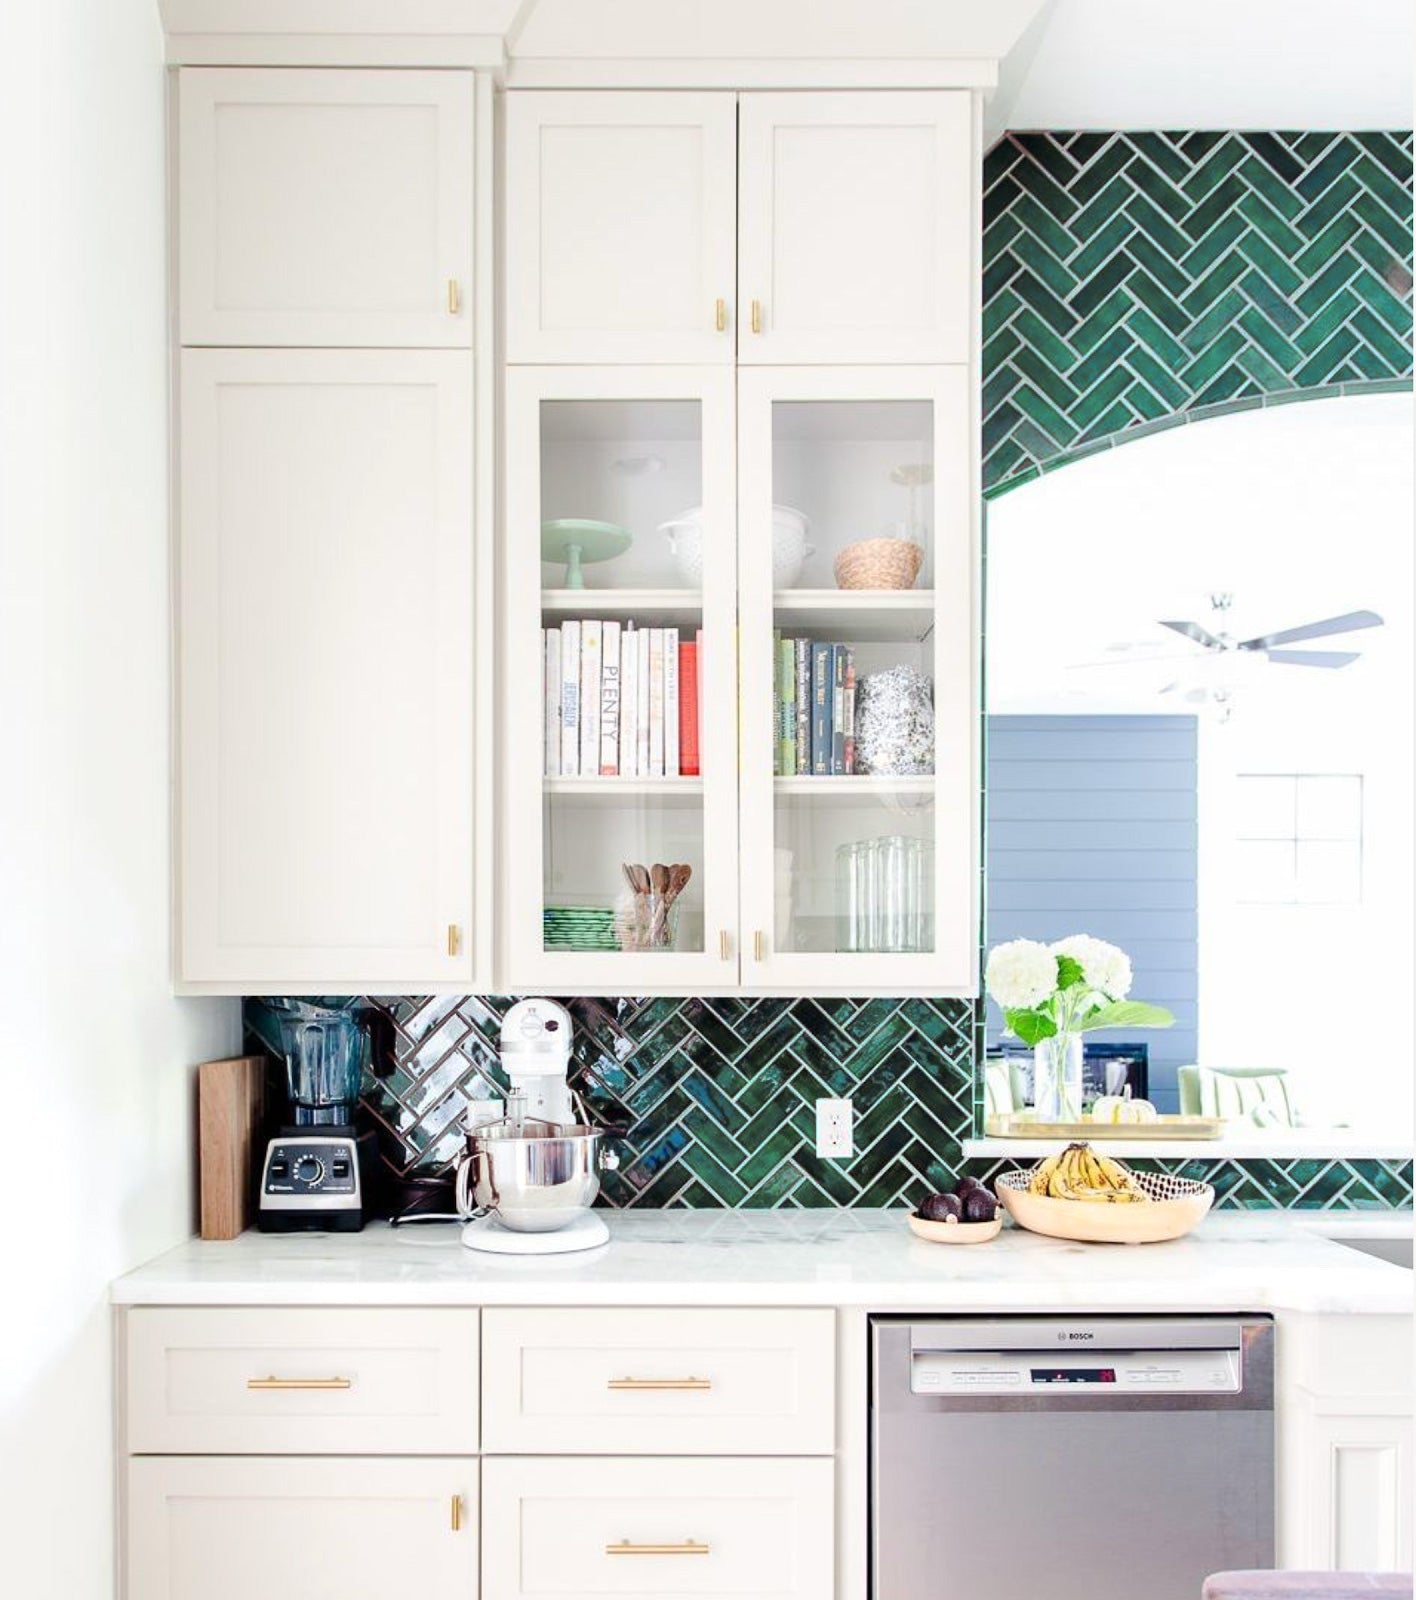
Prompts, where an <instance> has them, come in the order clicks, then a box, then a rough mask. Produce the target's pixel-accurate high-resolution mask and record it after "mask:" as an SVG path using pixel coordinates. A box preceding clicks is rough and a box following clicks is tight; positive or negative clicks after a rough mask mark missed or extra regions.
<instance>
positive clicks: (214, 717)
mask: <svg viewBox="0 0 1416 1600" xmlns="http://www.w3.org/2000/svg"><path fill="white" fill-rule="evenodd" d="M181 385H182V397H181V505H180V519H181V532H180V544H179V552H178V561H179V569H180V576H179V585H178V613H179V615H178V629H179V662H180V665H179V740H180V761H179V782H180V798H179V835H180V848H179V873H180V904H181V937H180V952H181V953H180V964H179V965H180V972H179V976H180V977H181V978H183V979H185V980H186V981H188V982H197V983H205V982H226V983H237V982H241V983H246V984H251V985H256V984H259V985H262V986H265V987H267V988H268V989H269V991H270V992H276V993H280V992H285V993H288V992H291V990H292V989H293V990H294V992H297V993H302V992H303V993H308V992H309V987H308V986H309V985H311V984H320V983H337V984H338V985H339V986H340V988H341V990H343V989H345V988H353V987H354V986H355V985H365V984H367V985H368V986H369V987H370V988H372V989H374V990H375V992H377V988H378V987H379V986H381V985H384V984H388V983H398V984H410V985H417V984H420V983H424V982H433V983H437V982H463V981H470V980H471V978H472V959H471V954H470V927H469V922H470V917H471V906H472V889H473V885H472V838H473V789H472V766H473V760H472V751H473V730H472V709H473V708H472V687H473V686H472V674H473V630H472V600H473V595H472V588H473V561H472V448H473V441H472V399H471V395H472V376H471V371H470V361H469V358H468V357H467V356H465V355H461V354H458V353H456V352H453V351H404V352H394V351H368V350H366V351H293V350H290V351H265V350H189V351H186V352H184V355H183V359H182V370H181ZM302 986H303V987H302ZM395 992H399V993H402V992H406V991H404V990H402V989H399V990H396V991H395Z"/></svg>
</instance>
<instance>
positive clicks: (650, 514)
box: [501, 365, 980, 995]
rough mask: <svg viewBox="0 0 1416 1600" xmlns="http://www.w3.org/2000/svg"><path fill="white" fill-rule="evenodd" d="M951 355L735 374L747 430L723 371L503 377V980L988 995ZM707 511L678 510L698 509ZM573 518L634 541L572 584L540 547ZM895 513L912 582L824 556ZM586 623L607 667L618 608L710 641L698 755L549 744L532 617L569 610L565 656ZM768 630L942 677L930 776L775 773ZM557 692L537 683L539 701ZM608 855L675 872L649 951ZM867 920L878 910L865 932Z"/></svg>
mask: <svg viewBox="0 0 1416 1600" xmlns="http://www.w3.org/2000/svg"><path fill="white" fill-rule="evenodd" d="M969 372H970V369H969V368H968V367H909V366H903V365H900V366H885V367H839V368H828V367H807V366H802V367H796V368H776V367H773V368H761V369H752V370H750V371H749V370H744V371H741V372H739V374H738V382H737V400H738V408H737V409H738V415H737V429H736V441H734V439H733V434H732V429H731V423H730V417H731V401H732V389H731V381H730V375H729V374H728V373H726V372H722V373H719V372H714V371H712V370H711V369H704V368H692V369H687V370H684V371H679V370H677V369H667V368H652V367H650V368H639V369H634V368H623V367H604V368H595V367H574V368H542V367H526V368H513V369H512V370H511V372H510V373H509V374H508V386H507V418H506V449H507V478H506V491H507V518H506V533H505V538H506V541H507V542H506V547H505V563H504V571H505V575H506V602H505V604H504V606H503V607H502V616H503V619H504V620H503V632H502V651H503V655H502V660H503V663H504V667H503V672H502V674H501V682H502V684H503V685H504V690H503V694H504V700H503V708H504V721H503V725H502V730H501V738H502V762H501V774H502V782H503V794H502V815H503V817H504V819H505V826H506V843H507V846H508V848H507V849H506V851H505V852H504V854H503V856H502V864H503V878H502V883H503V889H504V898H503V901H502V904H503V906H504V915H505V919H506V925H507V929H508V933H509V937H508V939H507V941H506V943H505V945H504V960H505V970H504V972H503V975H502V980H503V981H504V983H505V984H506V986H507V987H508V988H510V989H512V990H522V989H530V990H535V989H540V990H543V991H545V990H549V991H550V992H553V993H574V994H617V993H628V994H636V995H642V994H652V993H676V994H684V993H701V992H705V991H708V992H711V991H715V990H732V989H738V988H741V989H742V990H745V991H747V992H757V993H786V994H800V993H802V992H820V991H835V992H838V993H844V994H869V993H877V994H891V995H896V994H908V993H924V994H930V995H946V994H958V995H969V994H972V993H974V992H976V991H975V985H976V971H977V930H978V901H977V884H978V843H977V841H978V832H979V816H978V784H979V751H978V708H979V695H980V685H979V672H978V629H977V610H978V599H977V580H976V565H977V541H976V505H975V489H974V469H973V465H972V463H973V458H974V443H973V434H972V431H971V429H972V421H971V415H972V408H971V404H970V380H969ZM698 506H702V507H703V511H702V514H701V517H699V518H698V519H697V526H696V528H693V527H688V526H686V523H687V521H688V520H689V519H687V518H686V515H685V514H686V513H687V512H689V511H692V510H693V509H694V508H695V507H698ZM574 516H579V517H590V518H595V519H598V520H600V521H604V522H609V523H613V524H616V525H618V526H620V527H621V528H623V529H625V530H627V531H628V534H629V537H630V542H629V544H628V545H627V546H626V547H625V548H624V549H623V550H621V551H620V553H619V554H617V555H615V556H614V557H613V558H612V559H608V560H605V561H602V562H596V563H594V564H590V565H586V566H585V567H584V569H583V572H584V582H585V585H586V586H585V587H584V588H583V589H571V588H566V587H563V586H562V585H563V584H564V581H565V579H564V575H563V569H562V568H560V567H557V566H555V565H553V564H550V563H542V562H541V560H540V548H539V545H538V532H539V530H540V528H541V525H542V522H543V520H544V519H546V518H552V519H560V518H567V517H574ZM665 524H669V525H671V526H670V530H669V532H665V531H664V526H663V525H665ZM778 524H781V525H783V534H782V548H781V549H779V551H778V554H777V557H776V558H774V553H773V552H774V543H776V542H777V541H778V538H779V535H778V533H777V532H776V531H775V530H776V528H777V525H778ZM803 526H804V527H805V537H804V541H803V542H801V543H799V544H797V545H796V547H795V549H794V552H793V551H790V550H788V549H787V548H786V543H787V541H788V538H789V537H790V536H789V535H787V533H786V529H787V528H788V527H790V528H791V529H794V530H796V535H795V536H796V537H798V538H799V537H800V530H801V528H802V527H803ZM885 532H893V533H895V534H899V535H907V536H908V537H906V538H904V539H903V540H902V541H901V542H900V544H899V548H904V546H906V545H908V546H910V547H912V548H916V549H917V550H918V560H919V571H918V573H917V575H916V578H915V583H914V586H913V587H911V588H903V589H888V590H887V589H841V588H839V587H837V578H836V576H835V559H836V557H837V556H838V555H839V554H840V553H841V551H842V550H844V549H845V548H846V547H847V546H849V545H851V544H853V543H855V542H857V541H858V540H860V539H862V538H865V537H873V536H877V535H880V534H882V533H885ZM774 568H775V570H774ZM587 620H588V621H593V622H595V623H598V624H601V625H602V626H601V627H600V629H599V632H600V633H602V634H603V633H604V626H603V625H609V626H610V627H612V628H614V629H617V630H618V632H619V638H618V646H617V647H618V648H619V650H620V651H621V661H622V662H623V651H624V639H625V630H626V626H627V624H628V623H630V622H631V621H632V622H634V623H636V624H637V628H638V630H639V631H640V632H641V634H642V632H643V630H646V629H655V628H659V627H667V628H672V629H677V630H678V638H679V640H680V642H682V643H687V642H690V641H693V642H696V643H698V645H699V649H700V652H701V660H700V661H699V664H698V665H699V681H700V694H699V697H698V706H699V715H700V717H701V720H702V724H703V727H702V738H701V741H700V742H701V762H700V764H699V771H698V772H697V773H693V774H690V773H689V772H688V770H687V768H686V767H684V768H682V769H681V771H680V773H679V774H678V775H674V774H672V773H666V772H665V770H664V769H663V768H662V767H660V766H658V765H654V764H651V769H650V771H649V772H648V774H647V775H646V774H645V773H643V772H639V773H638V774H637V775H634V776H625V775H624V774H623V773H622V772H621V773H619V774H618V775H616V774H614V773H612V772H611V771H610V770H609V769H610V766H611V765H612V763H606V762H604V761H603V760H602V757H603V754H604V753H603V752H601V751H597V752H596V753H595V754H594V755H593V756H592V757H591V759H590V761H589V764H588V765H587V763H586V759H585V757H586V752H585V750H584V748H583V743H582V747H581V748H580V750H579V751H578V755H579V758H580V761H579V765H578V767H576V768H575V769H574V770H571V769H570V768H568V767H565V766H563V765H557V762H558V760H560V759H562V758H563V756H564V741H563V750H562V757H561V758H558V757H557V755H556V753H555V751H554V749H553V748H551V745H553V744H554V740H555V735H554V732H552V734H551V738H550V740H549V741H548V739H547V734H546V729H547V696H546V689H545V684H544V682H543V671H542V661H543V653H544V634H543V630H545V629H552V630H557V631H558V634H559V637H558V641H557V644H556V645H555V646H553V649H554V648H559V649H560V650H561V652H562V656H561V663H560V667H559V669H557V670H560V671H561V672H562V674H564V672H565V670H566V669H565V655H564V652H565V651H567V650H568V649H570V648H572V645H571V643H570V641H571V638H572V635H571V634H570V633H568V632H567V624H572V625H574V626H575V627H583V624H584V623H585V622H586V621H587ZM700 634H701V640H700V639H699V635H700ZM779 637H780V640H781V641H787V642H789V643H791V642H794V641H797V640H801V641H803V642H806V641H811V642H815V643H819V644H826V643H829V644H833V645H836V646H839V647H840V649H841V652H842V660H844V659H845V656H844V652H845V651H849V652H851V659H852V661H853V662H854V669H855V672H856V674H857V677H858V678H864V677H866V676H867V675H868V674H872V673H878V672H881V671H884V670H886V669H898V668H911V669H913V670H914V671H915V672H917V673H919V674H921V675H923V677H925V678H927V679H929V680H931V681H932V684H933V723H934V734H933V744H934V749H933V756H932V770H930V766H929V761H928V752H925V753H924V754H925V759H924V760H922V761H921V762H920V765H921V766H923V767H924V769H925V770H923V771H919V772H911V773H909V774H907V775H904V776H887V777H882V776H874V775H872V776H857V775H853V774H850V775H848V774H847V773H846V772H845V771H844V770H836V771H832V770H830V768H829V767H828V768H826V769H824V770H822V771H816V770H814V769H812V768H810V767H804V768H803V769H802V770H800V771H795V770H793V771H787V770H785V767H786V763H785V762H783V768H784V770H783V771H782V772H781V773H778V772H777V771H776V770H775V768H776V761H775V759H774V757H775V753H776V745H777V740H778V733H779V716H780V713H779V710H778V706H777V701H776V698H775V697H774V670H775V668H776V664H777V662H778V660H779V657H778V654H777V651H778V649H779ZM833 659H834V658H833ZM589 675H594V682H593V684H591V683H590V676H589ZM572 676H573V677H575V676H576V675H575V674H574V673H572ZM576 682H577V684H578V691H577V692H578V698H579V702H580V705H581V709H582V712H583V709H584V706H585V704H586V703H587V702H588V701H593V700H594V699H595V698H597V697H602V696H603V693H604V688H603V684H604V670H603V658H602V660H601V663H600V665H599V666H598V667H596V666H594V665H593V664H592V665H591V666H589V667H588V668H587V667H585V666H584V665H583V664H582V667H581V670H580V673H579V675H578V677H576ZM843 688H844V685H843ZM563 703H564V695H563V694H561V695H557V694H556V693H555V692H554V691H553V692H552V695H551V696H550V710H549V716H550V718H551V719H552V720H553V719H554V717H555V715H556V712H557V705H558V704H563ZM641 704H642V697H641ZM576 753H577V752H575V751H572V752H571V755H572V758H573V757H574V756H575V754H576ZM841 753H842V754H843V753H844V750H843V743H842V752H841ZM611 754H612V752H611ZM793 754H794V755H795V750H794V752H793ZM793 765H795V763H794V762H793ZM836 765H838V766H839V767H844V762H840V763H837V764H836ZM877 846H879V848H878V849H877ZM858 847H859V849H858ZM867 847H868V848H867ZM853 852H855V853H856V854H859V855H860V856H861V858H862V860H864V859H865V857H866V856H867V855H868V857H869V861H870V863H871V864H872V871H875V867H876V866H878V867H879V870H878V871H875V875H874V876H873V877H872V878H871V879H870V887H869V890H868V892H867V891H866V890H858V889H857V888H856V887H855V883H856V879H855V877H854V876H852V875H851V874H852V873H853V872H854V868H853V867H851V866H849V863H850V862H852V861H853V860H854V859H855V855H853ZM897 857H898V863H897V859H896V858H897ZM877 858H878V861H877ZM625 862H631V863H634V862H640V863H644V864H646V865H650V864H653V863H655V862H663V863H666V864H672V863H676V862H682V863H686V864H687V865H688V866H690V867H691V868H692V871H693V877H692V879H691V880H690V886H689V890H688V892H687V893H686V895H685V896H684V898H683V900H682V903H681V905H680V906H679V908H678V922H677V927H676V930H675V931H674V934H673V937H672V939H671V940H669V941H668V942H667V943H666V944H665V945H663V946H662V947H657V946H656V947H651V948H636V947H634V946H633V945H632V944H630V943H629V942H626V941H621V940H619V933H620V928H619V925H618V924H617V923H616V922H615V917H616V914H617V912H616V908H617V904H618V902H619V900H620V897H621V896H622V894H623V892H624V878H623V873H622V863H625ZM897 865H898V871H897V870H896V866H897ZM862 871H864V867H862ZM901 874H909V875H910V876H909V885H908V887H909V898H908V899H902V898H901V897H900V896H898V895H896V894H895V887H894V886H895V881H896V879H897V878H898V877H900V876H901ZM852 895H854V896H855V898H856V900H857V901H859V902H860V904H859V905H858V906H854V907H853V905H852V902H851V898H850V897H851V896H852ZM857 913H859V914H857ZM866 916H869V917H870V918H872V919H873V921H872V925H871V927H870V928H869V929H868V930H865V929H863V928H862V927H861V926H859V924H861V922H862V921H863V919H864V917H866ZM597 918H598V919H599V921H598V923H597V921H596V919H597ZM567 930H569V931H567ZM581 935H584V937H583V939H581V937H580V936H581ZM577 940H580V947H579V948H577V947H576V942H577ZM617 942H618V945H619V947H618V948H617V947H616V943H617Z"/></svg>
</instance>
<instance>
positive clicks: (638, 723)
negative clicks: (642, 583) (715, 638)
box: [541, 619, 703, 778]
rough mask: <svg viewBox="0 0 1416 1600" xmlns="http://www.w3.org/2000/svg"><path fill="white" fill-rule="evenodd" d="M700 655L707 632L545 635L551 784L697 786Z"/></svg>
mask: <svg viewBox="0 0 1416 1600" xmlns="http://www.w3.org/2000/svg"><path fill="white" fill-rule="evenodd" d="M702 650H703V630H702V629H701V628H700V629H698V630H697V631H696V632H695V633H694V634H692V635H689V634H688V633H687V630H683V629H679V628H641V627H639V626H638V624H636V623H635V622H633V621H629V622H625V623H619V622H616V621H613V620H611V621H595V620H593V619H585V620H582V621H579V622H563V623H561V625H560V627H558V628H542V630H541V660H542V666H543V674H542V691H543V692H542V705H543V707H544V724H543V732H544V736H545V769H544V770H545V773H546V776H547V777H551V778H589V777H599V778H696V777H698V776H699V775H700V773H701V770H702V768H701V766H700V763H699V754H698V730H699V728H700V726H701V725H702V699H701V693H700V685H701V682H702V676H703V674H702V660H701V656H702Z"/></svg>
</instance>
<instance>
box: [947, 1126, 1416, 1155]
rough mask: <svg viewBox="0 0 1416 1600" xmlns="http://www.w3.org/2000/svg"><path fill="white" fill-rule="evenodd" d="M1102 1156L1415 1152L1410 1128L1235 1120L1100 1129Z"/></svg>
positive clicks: (1047, 1143) (983, 1148)
mask: <svg viewBox="0 0 1416 1600" xmlns="http://www.w3.org/2000/svg"><path fill="white" fill-rule="evenodd" d="M1063 1142H1064V1141H1063V1140H1061V1139H1000V1138H997V1137H995V1136H992V1135H990V1136H988V1137H980V1138H976V1139H965V1140H963V1141H962V1148H963V1152H964V1155H965V1156H967V1157H969V1158H971V1159H974V1160H980V1159H982V1160H996V1159H997V1158H998V1157H999V1156H1012V1157H1013V1158H1014V1159H1015V1160H1018V1161H1028V1160H1035V1159H1036V1158H1037V1157H1038V1156H1045V1155H1050V1154H1051V1153H1052V1152H1053V1151H1054V1150H1056V1149H1057V1148H1058V1147H1059V1145H1061V1144H1062V1143H1063ZM1091 1143H1092V1146H1093V1148H1094V1149H1097V1150H1100V1151H1101V1152H1102V1154H1103V1155H1109V1156H1122V1157H1125V1156H1134V1157H1135V1158H1136V1159H1137V1160H1139V1159H1140V1158H1141V1157H1142V1156H1148V1157H1152V1158H1164V1159H1168V1160H1175V1159H1177V1158H1178V1159H1180V1160H1183V1161H1222V1160H1223V1161H1227V1160H1231V1159H1239V1160H1245V1159H1249V1160H1253V1159H1258V1158H1262V1159H1270V1160H1274V1161H1291V1160H1300V1159H1304V1158H1311V1159H1321V1160H1325V1161H1346V1160H1358V1159H1381V1160H1388V1161H1409V1160H1410V1159H1411V1153H1412V1141H1411V1133H1410V1130H1409V1129H1400V1128H1398V1129H1396V1130H1394V1131H1393V1130H1390V1129H1388V1130H1387V1131H1386V1132H1385V1133H1383V1132H1381V1131H1380V1130H1376V1129H1370V1128H1366V1129H1357V1128H1255V1127H1245V1126H1244V1125H1243V1124H1242V1123H1232V1124H1229V1125H1227V1126H1226V1128H1225V1131H1224V1132H1223V1133H1222V1134H1221V1135H1220V1136H1219V1138H1217V1139H1166V1138H1155V1139H1108V1138H1107V1137H1106V1135H1105V1133H1104V1132H1101V1131H1098V1133H1097V1134H1096V1136H1095V1137H1094V1138H1093V1139H1092V1140H1091Z"/></svg>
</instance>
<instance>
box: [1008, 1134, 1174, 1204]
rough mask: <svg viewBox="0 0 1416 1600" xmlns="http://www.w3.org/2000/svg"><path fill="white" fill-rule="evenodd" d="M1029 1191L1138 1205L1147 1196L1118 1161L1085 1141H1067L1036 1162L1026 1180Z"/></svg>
mask: <svg viewBox="0 0 1416 1600" xmlns="http://www.w3.org/2000/svg"><path fill="white" fill-rule="evenodd" d="M1028 1192H1029V1193H1030V1194H1043V1195H1050V1196H1051V1197H1052V1198H1053V1199H1054V1200H1100V1201H1109V1202H1110V1203H1111V1204H1113V1205H1117V1204H1119V1205H1138V1204H1141V1203H1144V1202H1146V1201H1149V1199H1150V1196H1149V1195H1148V1194H1147V1193H1146V1192H1145V1190H1144V1189H1143V1188H1141V1186H1140V1184H1139V1183H1137V1182H1136V1180H1135V1178H1134V1177H1133V1176H1132V1174H1131V1173H1129V1172H1128V1171H1127V1170H1126V1169H1125V1167H1123V1166H1122V1165H1121V1163H1120V1162H1119V1161H1113V1160H1112V1159H1111V1157H1110V1156H1103V1155H1098V1154H1097V1152H1096V1151H1095V1150H1093V1149H1092V1147H1091V1146H1090V1145H1089V1144H1069V1145H1068V1146H1067V1148H1066V1149H1065V1150H1062V1151H1059V1152H1058V1154H1057V1155H1055V1156H1048V1158H1047V1159H1046V1160H1045V1161H1039V1162H1038V1164H1037V1166H1035V1167H1034V1168H1033V1170H1032V1174H1031V1176H1030V1177H1029V1179H1028Z"/></svg>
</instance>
